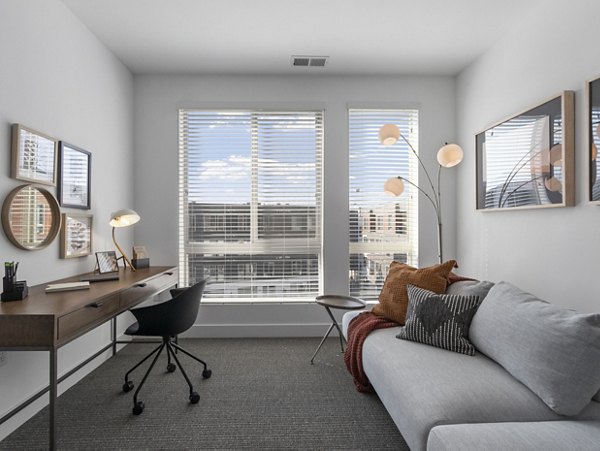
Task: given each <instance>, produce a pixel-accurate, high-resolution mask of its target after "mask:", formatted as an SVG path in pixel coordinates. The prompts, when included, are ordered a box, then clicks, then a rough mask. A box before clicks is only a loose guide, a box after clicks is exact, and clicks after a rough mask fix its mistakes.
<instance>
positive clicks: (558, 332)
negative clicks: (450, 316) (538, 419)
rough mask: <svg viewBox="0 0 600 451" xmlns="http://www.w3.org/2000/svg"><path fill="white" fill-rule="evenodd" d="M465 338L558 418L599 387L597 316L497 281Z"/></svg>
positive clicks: (599, 319)
mask: <svg viewBox="0 0 600 451" xmlns="http://www.w3.org/2000/svg"><path fill="white" fill-rule="evenodd" d="M469 337H470V339H471V342H472V343H473V344H474V345H475V347H476V348H477V349H478V350H479V351H481V352H483V353H484V354H486V355H487V356H488V357H491V358H492V359H494V360H495V361H496V362H498V363H499V364H500V365H502V366H503V367H504V368H506V370H508V372H510V373H511V374H512V375H513V376H514V377H515V378H516V379H518V380H519V381H521V382H522V383H523V384H525V385H526V386H527V387H529V389H531V390H532V391H533V392H534V393H536V394H537V395H538V396H539V397H540V398H541V399H542V400H543V401H544V402H545V403H546V404H547V405H548V406H549V407H550V408H551V409H552V410H554V411H555V412H557V413H559V414H561V415H575V414H577V413H579V412H580V411H581V410H582V409H583V408H584V407H585V406H586V405H588V404H589V403H590V400H591V399H592V397H593V396H594V395H595V393H596V392H597V391H598V389H599V388H600V314H580V313H577V312H575V311H573V310H567V309H564V308H560V307H558V306H555V305H552V304H549V303H548V302H545V301H542V300H540V299H538V298H536V297H535V296H533V295H531V294H529V293H526V292H524V291H522V290H521V289H519V288H517V287H515V286H514V285H511V284H510V283H508V282H499V283H497V284H496V285H494V287H493V288H492V289H491V290H490V292H489V293H488V295H487V297H486V298H485V300H484V301H483V302H482V304H481V306H480V307H479V309H478V310H477V313H476V314H475V317H474V318H473V321H472V323H471V330H470V332H469Z"/></svg>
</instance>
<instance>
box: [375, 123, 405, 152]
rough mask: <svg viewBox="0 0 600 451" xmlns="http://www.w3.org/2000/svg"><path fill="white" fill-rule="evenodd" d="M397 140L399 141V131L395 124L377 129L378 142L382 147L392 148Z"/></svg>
mask: <svg viewBox="0 0 600 451" xmlns="http://www.w3.org/2000/svg"><path fill="white" fill-rule="evenodd" d="M398 139H400V129H399V128H398V127H397V126H396V125H395V124H385V125H382V126H381V128H380V129H379V142H380V143H381V144H383V145H384V146H386V147H389V146H393V145H394V144H396V142H397V141H398Z"/></svg>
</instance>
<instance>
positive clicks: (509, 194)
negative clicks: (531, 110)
mask: <svg viewBox="0 0 600 451" xmlns="http://www.w3.org/2000/svg"><path fill="white" fill-rule="evenodd" d="M558 123H559V127H560V120H559V121H558ZM549 125H550V124H549V118H548V116H519V117H517V118H515V119H512V120H510V121H507V122H505V123H503V124H500V125H498V126H496V127H494V128H493V129H491V130H488V131H487V132H486V133H485V156H486V161H485V164H486V166H485V168H486V171H485V174H484V180H485V182H486V186H487V191H486V198H485V207H486V208H495V207H497V208H504V207H508V206H510V207H517V206H523V205H537V204H541V203H546V202H549V200H548V198H547V195H546V190H545V185H544V176H543V175H544V173H545V172H547V167H548V164H549V161H548V158H549V157H548V150H549V149H550V142H549V141H550V130H549Z"/></svg>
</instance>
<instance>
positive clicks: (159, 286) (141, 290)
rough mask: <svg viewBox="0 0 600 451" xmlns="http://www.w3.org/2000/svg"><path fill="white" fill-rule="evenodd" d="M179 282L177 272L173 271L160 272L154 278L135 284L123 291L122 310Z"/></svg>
mask: <svg viewBox="0 0 600 451" xmlns="http://www.w3.org/2000/svg"><path fill="white" fill-rule="evenodd" d="M176 283H177V274H176V273H175V272H174V271H173V272H171V271H169V272H165V273H162V274H159V275H158V276H156V277H153V278H152V279H148V280H145V281H143V282H140V283H137V284H135V285H134V286H133V287H131V288H128V289H126V290H124V291H122V292H121V307H120V308H121V310H126V309H128V308H129V307H132V306H134V305H136V304H139V303H140V302H142V301H145V300H146V299H148V298H149V297H150V296H153V295H155V294H158V293H160V292H162V291H164V290H166V289H168V288H170V287H172V286H174V285H175V284H176Z"/></svg>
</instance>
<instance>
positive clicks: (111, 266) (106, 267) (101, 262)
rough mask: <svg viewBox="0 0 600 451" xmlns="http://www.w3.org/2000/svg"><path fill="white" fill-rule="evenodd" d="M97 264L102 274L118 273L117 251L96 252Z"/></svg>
mask: <svg viewBox="0 0 600 451" xmlns="http://www.w3.org/2000/svg"><path fill="white" fill-rule="evenodd" d="M96 262H97V264H98V272H99V273H100V274H106V273H109V272H117V271H118V270H119V265H118V263H117V254H116V252H115V251H102V252H96Z"/></svg>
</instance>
